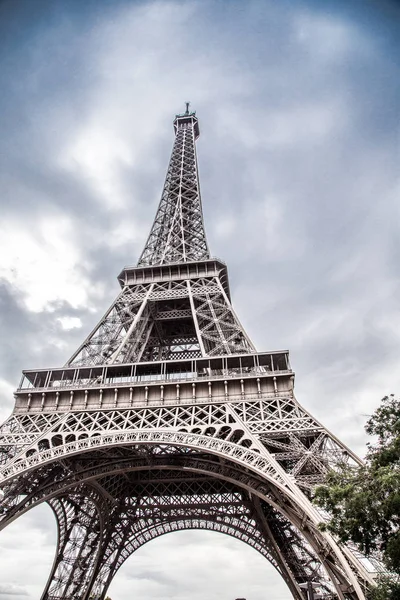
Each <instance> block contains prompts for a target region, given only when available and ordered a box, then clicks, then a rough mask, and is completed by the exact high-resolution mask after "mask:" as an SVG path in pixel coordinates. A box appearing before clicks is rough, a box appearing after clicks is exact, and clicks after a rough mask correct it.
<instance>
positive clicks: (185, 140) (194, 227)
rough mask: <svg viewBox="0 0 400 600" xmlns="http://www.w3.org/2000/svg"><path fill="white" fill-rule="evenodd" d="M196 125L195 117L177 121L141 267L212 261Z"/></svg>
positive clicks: (139, 263)
mask: <svg viewBox="0 0 400 600" xmlns="http://www.w3.org/2000/svg"><path fill="white" fill-rule="evenodd" d="M196 123H197V119H195V117H194V116H190V118H187V119H183V120H180V119H179V118H178V119H177V127H176V137H175V143H174V146H173V150H172V155H171V159H170V163H169V166H168V171H167V176H166V179H165V184H164V189H163V192H162V196H161V201H160V204H159V207H158V210H157V214H156V216H155V219H154V223H153V226H152V228H151V232H150V235H149V238H148V240H147V242H146V245H145V248H144V250H143V252H142V255H141V257H140V259H139V262H138V266H139V265H152V264H153V265H155V264H157V265H159V264H165V263H176V262H182V261H195V260H202V259H205V258H208V257H209V250H208V246H207V240H206V235H205V231H204V223H203V215H202V207H201V199H200V188H199V179H198V171H197V159H196V148H195V139H196V133H195V126H196Z"/></svg>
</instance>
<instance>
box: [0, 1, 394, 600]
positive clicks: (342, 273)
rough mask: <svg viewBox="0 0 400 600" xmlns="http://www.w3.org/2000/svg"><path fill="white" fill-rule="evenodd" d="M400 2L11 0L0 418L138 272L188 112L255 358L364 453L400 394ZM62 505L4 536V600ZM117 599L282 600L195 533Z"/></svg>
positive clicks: (4, 85) (245, 560)
mask: <svg viewBox="0 0 400 600" xmlns="http://www.w3.org/2000/svg"><path fill="white" fill-rule="evenodd" d="M399 30H400V8H399V5H398V3H396V2H394V1H393V2H391V1H389V0H387V1H381V2H378V1H376V2H375V1H373V0H347V1H346V2H342V1H341V0H336V1H333V0H326V1H324V2H316V1H315V2H313V1H311V0H297V1H296V0H291V1H290V0H281V1H280V2H279V3H277V2H273V1H272V0H248V1H243V0H237V1H236V0H230V1H227V0H225V1H224V0H201V1H200V0H198V1H187V2H185V1H170V2H168V1H165V2H164V1H159V2H152V1H143V2H139V1H137V2H136V1H134V0H113V1H111V0H87V1H86V2H84V3H83V2H80V1H78V0H76V1H74V0H62V1H61V0H3V1H2V2H1V3H0V89H1V90H2V92H1V94H0V121H1V131H2V135H1V138H0V226H1V234H0V418H1V420H4V419H5V418H7V416H8V415H9V414H10V412H11V410H12V408H13V391H14V389H15V388H16V387H17V385H18V382H19V378H20V373H21V370H22V369H28V368H45V367H50V366H61V365H63V364H64V363H65V362H66V361H67V359H68V358H69V356H70V355H72V353H73V351H74V350H75V349H76V347H77V346H78V345H79V344H80V343H81V341H82V340H83V339H84V337H86V335H87V333H88V332H89V331H90V330H91V328H92V327H93V326H94V325H95V323H96V322H97V321H98V320H99V319H100V317H101V315H102V314H103V313H104V312H105V310H106V308H107V307H108V306H109V304H110V303H111V302H112V300H113V298H114V297H115V296H116V294H117V293H118V289H119V288H118V283H117V281H116V277H117V275H118V273H119V272H120V271H121V269H122V267H123V266H125V265H133V264H135V263H136V261H137V259H138V257H139V255H140V252H141V250H142V247H143V245H144V242H145V240H146V238H147V235H148V232H149V229H150V226H151V223H152V220H153V217H154V214H155V210H156V207H157V204H158V201H159V198H160V194H161V190H162V185H163V180H164V176H165V172H166V168H167V164H168V160H169V155H170V152H171V148H172V143H173V127H172V121H173V118H174V115H175V114H176V113H177V112H182V111H183V110H184V102H185V101H187V100H188V101H190V102H191V108H192V109H193V110H196V111H197V116H198V117H199V121H200V130H201V136H200V139H199V140H198V144H197V146H198V159H199V170H200V181H201V191H202V199H203V207H204V216H205V225H206V231H207V236H208V240H209V244H210V247H211V252H212V254H213V255H214V256H218V257H221V258H222V259H223V260H225V261H226V262H227V263H228V267H229V273H230V284H231V291H232V297H233V303H234V307H235V309H236V311H237V313H238V314H239V317H240V319H241V321H242V323H243V325H244V326H245V328H246V330H247V332H248V333H249V335H250V336H251V337H252V339H253V341H254V342H255V344H256V346H257V348H258V349H259V350H260V351H268V350H279V349H289V350H290V356H291V363H292V367H293V369H294V371H295V373H296V384H295V386H296V387H295V389H296V396H297V398H298V400H299V401H300V402H301V403H302V404H303V406H305V408H307V409H308V410H309V411H311V412H312V413H313V414H314V416H316V417H317V418H318V419H319V420H321V421H322V422H323V423H324V424H325V425H326V426H327V427H328V428H329V429H330V430H331V431H333V432H334V433H335V434H336V435H337V436H338V437H339V438H341V439H342V440H343V441H344V442H345V443H346V444H348V445H349V446H350V447H351V448H352V449H353V450H355V451H356V452H358V453H359V454H360V455H361V456H363V455H364V454H365V449H366V447H365V442H366V437H365V434H364V430H363V426H364V423H365V421H366V419H367V417H368V415H370V414H371V413H372V411H373V410H374V409H375V408H376V407H377V406H378V404H379V401H380V399H381V398H382V397H383V396H384V395H386V394H390V393H395V394H397V393H398V392H399V389H400V369H399V350H400V310H399V298H400V280H399V264H400V236H399V223H400V202H399V196H400V185H399V150H400V135H399V133H400V131H399V106H400V66H399V62H400V61H399V57H400V35H399ZM55 539H56V527H55V521H54V518H53V516H52V513H51V511H50V509H49V508H48V507H47V506H40V507H38V508H37V509H34V510H33V511H32V512H30V513H28V514H27V515H25V516H24V517H22V518H20V519H19V520H18V521H17V522H15V523H13V524H12V525H10V526H9V528H7V529H6V530H5V531H4V532H3V533H2V535H1V536H0V556H1V560H0V600H18V598H21V599H22V600H30V599H32V600H34V599H37V598H38V597H40V594H41V590H42V589H43V587H44V584H45V581H46V578H47V574H48V572H49V570H50V567H51V564H52V560H53V557H54V550H55ZM109 595H110V596H111V598H112V599H113V600H126V599H127V598H129V597H135V596H139V597H141V598H143V599H144V600H147V599H152V600H153V599H154V600H157V599H159V598H160V599H161V598H171V599H174V600H184V599H185V600H186V599H187V598H188V597H190V598H191V599H192V600H200V598H204V597H207V598H209V600H217V598H218V600H233V599H234V598H236V597H245V598H247V600H262V599H265V597H268V598H270V599H271V600H288V599H289V598H290V595H289V592H288V591H287V589H286V588H285V585H284V584H283V583H282V581H281V580H280V579H279V577H278V576H277V575H276V574H275V573H274V571H273V569H272V567H271V566H270V565H269V564H268V563H266V561H265V560H264V559H263V558H262V557H261V556H259V555H258V554H257V553H256V552H255V551H254V550H253V549H251V548H249V547H246V546H245V545H244V544H242V543H240V542H238V541H237V540H231V539H229V538H228V537H225V536H222V535H220V534H213V533H210V532H180V533H175V534H169V535H167V536H165V537H162V538H160V539H158V540H155V541H153V542H151V543H149V544H147V545H146V546H144V547H143V548H141V549H140V550H139V551H138V552H137V553H136V554H135V555H133V556H132V557H131V558H130V559H129V560H128V561H127V562H126V563H125V565H124V566H123V568H122V569H121V571H120V572H119V573H118V575H117V576H116V578H115V580H114V582H113V583H112V585H111V587H110V590H109Z"/></svg>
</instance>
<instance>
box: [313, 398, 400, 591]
mask: <svg viewBox="0 0 400 600" xmlns="http://www.w3.org/2000/svg"><path fill="white" fill-rule="evenodd" d="M365 429H366V431H367V433H368V434H370V435H372V436H376V438H377V441H376V443H374V444H369V446H368V454H367V457H366V463H365V466H363V467H358V468H350V467H347V466H343V467H342V468H341V469H339V470H338V471H335V472H331V473H330V475H329V476H328V479H327V483H326V485H325V486H321V487H319V488H318V489H317V490H316V494H315V501H316V502H317V503H318V504H319V505H320V506H322V507H323V508H324V509H325V510H327V511H328V512H329V513H330V515H331V520H330V521H329V523H327V524H324V525H323V528H324V529H326V530H328V531H330V532H332V533H334V534H335V535H336V536H338V537H339V539H340V540H341V541H342V542H349V541H351V542H353V543H355V544H356V545H357V546H358V548H359V549H360V550H361V551H362V552H363V553H364V554H366V555H367V556H370V555H371V554H372V553H374V552H375V551H379V552H380V553H381V554H382V557H383V561H384V563H385V565H386V567H387V568H388V570H390V571H392V572H393V573H394V576H393V577H385V578H383V579H381V580H380V582H379V585H378V587H377V588H376V590H373V592H372V596H371V598H373V599H374V600H383V599H385V600H400V401H399V400H398V399H396V398H395V397H394V396H393V395H391V396H387V397H385V398H383V400H382V403H381V405H380V407H379V408H378V409H377V410H376V411H375V413H374V414H373V415H372V416H371V417H370V419H369V420H368V421H367V424H366V427H365Z"/></svg>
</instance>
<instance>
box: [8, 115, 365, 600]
mask: <svg viewBox="0 0 400 600" xmlns="http://www.w3.org/2000/svg"><path fill="white" fill-rule="evenodd" d="M174 126H175V133H176V137H175V143H174V147H173V151H172V156H171V161H170V164H169V167H168V172H167V177H166V182H165V185H164V190H163V193H162V198H161V202H160V205H159V208H158V211H157V214H156V218H155V220H154V224H153V227H152V229H151V232H150V236H149V238H148V240H147V243H146V246H145V248H144V251H143V253H142V255H141V257H140V259H139V262H138V265H137V266H135V267H126V268H125V269H123V271H122V272H121V273H120V275H119V277H118V280H119V282H120V285H121V288H122V289H121V292H120V293H119V295H118V296H117V298H116V300H115V302H114V303H113V304H112V306H111V307H110V308H109V310H108V311H107V312H106V314H105V315H104V317H103V318H102V319H101V321H100V322H99V324H98V325H97V326H96V327H95V328H94V330H93V331H92V332H91V333H90V334H89V335H88V337H87V338H86V340H85V341H84V342H83V344H82V345H81V346H80V347H79V348H78V349H77V351H76V352H75V353H74V354H73V356H72V357H71V359H70V360H69V361H68V362H67V364H66V365H65V366H64V367H61V368H57V369H44V370H39V371H37V370H36V371H24V374H23V378H22V380H21V383H20V386H19V388H18V389H17V392H16V394H15V398H16V403H15V408H14V410H13V413H12V415H11V416H10V418H9V419H8V420H7V421H6V422H5V423H4V424H3V425H2V427H1V428H0V530H1V529H3V528H4V527H6V526H7V525H8V524H9V523H11V522H13V521H14V520H15V519H17V518H18V517H19V516H21V515H22V514H24V513H25V512H26V511H28V510H30V509H31V508H33V507H35V506H37V505H38V504H40V503H41V502H48V503H49V504H50V506H51V507H52V509H53V511H54V514H55V517H56V520H57V525H58V545H57V551H56V557H55V561H54V565H53V568H52V572H51V574H50V577H49V580H48V583H47V586H46V588H45V591H44V593H43V596H42V600H67V599H70V600H72V599H74V600H103V599H104V598H105V595H106V591H107V589H108V587H109V585H110V583H111V581H112V579H113V577H114V576H115V574H116V573H117V572H118V570H119V568H120V567H121V565H122V564H123V563H124V562H125V561H126V560H127V559H128V558H129V557H130V556H131V555H132V553H134V551H135V550H137V549H138V548H139V547H141V546H142V545H143V544H145V543H147V542H149V541H151V540H152V539H155V538H156V537H158V536H160V535H164V534H167V533H170V532H173V531H179V530H184V529H207V530H211V531H215V532H219V533H224V534H227V535H231V536H233V537H235V538H237V539H240V540H242V541H243V542H245V543H246V544H248V545H250V546H251V547H253V548H254V549H256V550H257V551H258V552H260V553H261V554H262V555H263V556H264V557H265V558H266V559H267V560H268V561H270V562H271V564H273V565H274V567H275V568H276V570H277V571H278V572H279V573H280V575H281V576H282V577H283V579H284V580H285V582H286V583H287V585H288V587H289V590H290V592H291V593H292V596H293V598H295V599H296V600H305V599H306V595H307V594H306V591H305V588H306V587H307V585H309V584H311V583H312V584H313V587H314V589H315V590H316V592H318V594H319V597H321V598H324V599H326V600H328V599H329V600H334V599H338V600H365V598H366V590H367V588H368V586H369V585H371V584H372V583H373V575H372V574H371V573H370V572H369V571H368V570H367V569H366V567H365V565H364V563H363V559H362V557H360V555H359V554H357V553H356V552H355V551H354V550H353V549H352V548H350V547H347V546H341V547H339V546H338V545H337V543H336V542H335V540H334V539H333V538H332V537H331V536H330V535H329V534H327V533H325V532H322V531H320V528H319V524H320V522H321V521H322V520H323V519H324V515H322V514H321V513H320V512H318V510H317V509H316V507H315V506H313V504H312V501H311V500H312V493H313V489H314V486H315V485H316V484H319V483H322V482H323V481H324V479H325V477H326V474H327V472H328V471H329V470H330V469H335V468H337V467H338V466H339V465H341V464H343V462H347V463H349V464H353V465H356V464H359V462H360V461H359V459H358V458H357V456H355V455H354V453H352V452H351V450H349V449H348V448H346V447H345V446H344V445H343V444H342V443H341V442H340V440H338V439H337V438H336V437H335V436H334V435H332V434H331V433H330V432H329V431H327V429H326V428H325V427H324V426H323V425H322V424H321V423H319V422H318V421H317V420H316V419H315V418H314V417H313V416H312V415H311V414H309V413H308V412H307V411H306V410H305V409H304V408H303V407H302V406H301V405H300V404H299V403H298V402H297V400H296V398H295V396H294V390H293V387H294V373H293V371H292V370H291V367H290V363H289V354H288V352H287V351H276V352H264V353H258V352H256V350H255V348H254V346H253V344H252V342H251V340H250V339H249V337H248V336H247V334H246V332H245V330H244V329H243V327H242V325H241V323H240V321H239V319H238V317H237V315H236V314H235V312H234V310H233V307H232V304H231V297H230V291H229V281H228V273H227V268H226V265H225V264H224V263H223V262H222V261H220V260H219V259H216V258H211V257H210V253H209V250H208V246H207V241H206V237H205V233H204V225H203V217H202V209H201V200H200V191H199V181H198V173H197V162H196V149H195V140H196V139H197V137H198V135H199V127H198V121H197V118H196V116H195V114H194V113H189V110H187V111H186V113H184V114H183V115H178V116H177V117H176V119H175V121H174Z"/></svg>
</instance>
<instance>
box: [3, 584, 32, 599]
mask: <svg viewBox="0 0 400 600" xmlns="http://www.w3.org/2000/svg"><path fill="white" fill-rule="evenodd" d="M27 595H28V593H27V591H26V590H25V589H24V588H23V587H21V586H16V585H8V584H6V585H2V584H1V583H0V597H3V596H5V597H6V598H7V597H10V596H13V597H14V596H27Z"/></svg>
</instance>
